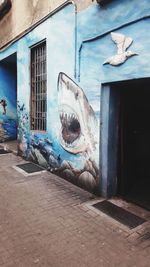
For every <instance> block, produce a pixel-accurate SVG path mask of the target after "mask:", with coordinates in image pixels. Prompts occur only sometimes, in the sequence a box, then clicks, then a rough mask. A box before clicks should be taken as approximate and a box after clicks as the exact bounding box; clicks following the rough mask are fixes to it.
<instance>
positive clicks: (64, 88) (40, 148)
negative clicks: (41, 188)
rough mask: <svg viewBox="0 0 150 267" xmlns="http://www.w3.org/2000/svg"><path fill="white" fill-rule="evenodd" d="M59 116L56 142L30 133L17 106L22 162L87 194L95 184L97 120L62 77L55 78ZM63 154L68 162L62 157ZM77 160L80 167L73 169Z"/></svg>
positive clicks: (25, 116)
mask: <svg viewBox="0 0 150 267" xmlns="http://www.w3.org/2000/svg"><path fill="white" fill-rule="evenodd" d="M57 84H58V88H57V89H58V103H57V107H58V115H59V116H57V119H58V120H59V122H60V124H59V125H60V127H58V128H57V133H56V135H57V136H58V139H57V144H56V139H55V138H52V137H50V135H49V134H45V136H43V134H40V133H35V134H31V133H30V132H29V115H28V112H27V111H26V107H25V105H24V104H22V105H20V104H19V103H18V121H19V125H18V148H19V153H20V155H21V156H23V157H24V158H26V159H28V160H31V161H33V162H35V163H38V164H40V165H41V166H43V167H44V168H46V169H48V170H50V171H51V172H53V173H55V174H58V175H60V176H62V177H64V178H65V179H67V180H69V181H70V182H73V183H74V184H77V185H79V186H81V187H83V188H85V189H87V190H89V191H95V190H96V187H97V184H98V166H97V164H96V159H95V155H96V154H95V151H96V149H97V139H96V134H95V133H96V131H95V130H96V129H97V127H98V126H97V120H96V117H95V114H94V111H93V109H92V107H91V106H90V104H89V102H88V100H87V98H86V96H85V94H84V92H83V90H82V89H81V88H80V87H79V86H78V85H77V84H76V83H75V82H74V81H73V80H72V79H71V78H69V77H68V76H67V75H66V74H65V73H62V72H61V73H59V76H58V83H57ZM63 150H65V151H66V153H67V154H68V155H69V154H71V157H70V160H67V159H66V158H65V156H63ZM76 160H80V161H82V166H81V167H80V166H79V165H80V164H78V166H76V167H75V166H74V163H75V162H76Z"/></svg>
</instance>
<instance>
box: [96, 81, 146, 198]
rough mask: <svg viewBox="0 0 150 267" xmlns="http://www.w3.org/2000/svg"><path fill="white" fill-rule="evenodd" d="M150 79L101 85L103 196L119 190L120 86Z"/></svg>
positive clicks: (112, 194) (101, 185) (111, 194)
mask: <svg viewBox="0 0 150 267" xmlns="http://www.w3.org/2000/svg"><path fill="white" fill-rule="evenodd" d="M146 80H150V77H145V78H138V79H129V80H122V81H117V82H112V83H111V82H110V83H105V84H102V85H101V101H100V103H101V112H100V142H99V143H100V149H99V151H100V157H99V166H100V185H99V191H100V194H101V196H102V197H105V198H110V197H112V196H115V195H116V194H117V191H118V181H119V179H118V157H119V128H120V89H118V87H119V84H120V88H121V86H122V85H123V84H125V83H126V84H127V85H128V84H130V83H134V82H138V81H146Z"/></svg>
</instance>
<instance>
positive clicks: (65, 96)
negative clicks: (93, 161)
mask: <svg viewBox="0 0 150 267" xmlns="http://www.w3.org/2000/svg"><path fill="white" fill-rule="evenodd" d="M58 107H59V117H60V122H61V131H60V136H59V141H60V144H61V146H62V147H63V148H64V149H65V150H66V151H68V152H70V153H73V154H78V153H84V152H87V153H88V152H92V151H94V150H95V146H96V137H95V133H96V131H97V128H98V126H97V120H96V117H95V114H94V111H93V109H92V107H91V106H90V104H89V102H88V99H87V97H86V96H85V94H84V92H83V90H82V89H81V88H80V87H79V86H78V85H77V84H76V83H75V82H74V81H73V80H72V79H71V78H69V77H68V76H67V75H66V74H65V73H62V72H61V73H60V74H59V76H58Z"/></svg>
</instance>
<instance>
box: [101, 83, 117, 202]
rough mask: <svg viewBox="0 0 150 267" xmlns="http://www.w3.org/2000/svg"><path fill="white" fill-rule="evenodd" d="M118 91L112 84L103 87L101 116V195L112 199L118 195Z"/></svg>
mask: <svg viewBox="0 0 150 267" xmlns="http://www.w3.org/2000/svg"><path fill="white" fill-rule="evenodd" d="M118 96H119V94H118V91H117V90H112V85H111V84H102V87H101V113H100V114H101V115H100V157H99V160H100V164H99V165H100V177H101V179H100V194H101V196H103V197H105V198H110V197H111V196H113V195H116V193H117V184H118V181H117V162H118V127H119V122H118V103H119V101H118Z"/></svg>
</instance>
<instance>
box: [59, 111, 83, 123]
mask: <svg viewBox="0 0 150 267" xmlns="http://www.w3.org/2000/svg"><path fill="white" fill-rule="evenodd" d="M60 120H61V122H62V123H66V122H67V121H70V120H77V121H79V120H78V118H77V116H76V115H75V114H74V113H71V114H68V113H65V112H61V113H60Z"/></svg>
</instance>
